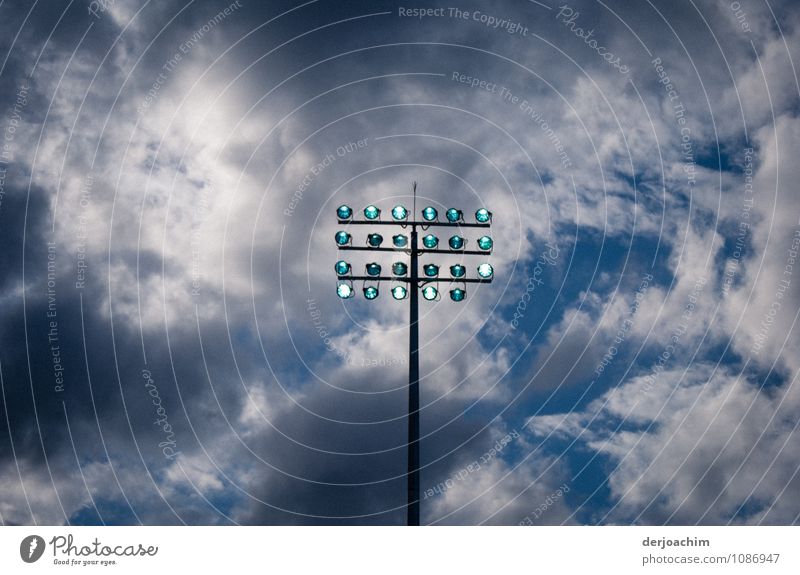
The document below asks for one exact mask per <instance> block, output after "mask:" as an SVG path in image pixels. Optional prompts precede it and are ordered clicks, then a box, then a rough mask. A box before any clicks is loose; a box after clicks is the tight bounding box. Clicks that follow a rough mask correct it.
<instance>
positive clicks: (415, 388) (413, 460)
mask: <svg viewBox="0 0 800 575" xmlns="http://www.w3.org/2000/svg"><path fill="white" fill-rule="evenodd" d="M413 213H415V214H416V213H417V183H416V182H414V212H413ZM417 256H418V251H417V224H416V223H413V224H412V225H411V277H410V280H411V282H410V284H411V285H410V286H409V291H410V292H411V293H410V296H411V297H410V298H409V300H410V305H411V310H410V314H409V315H410V325H409V328H410V332H409V338H408V476H407V479H408V503H407V504H408V512H407V519H408V523H407V524H408V525H419V309H418V303H419V300H418V297H419V294H418V287H419V282H418V276H417Z"/></svg>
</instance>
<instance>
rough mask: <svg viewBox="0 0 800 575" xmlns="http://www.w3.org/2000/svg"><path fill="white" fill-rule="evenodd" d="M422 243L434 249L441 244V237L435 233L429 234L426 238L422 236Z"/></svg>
mask: <svg viewBox="0 0 800 575" xmlns="http://www.w3.org/2000/svg"><path fill="white" fill-rule="evenodd" d="M422 245H423V246H425V247H426V248H430V249H433V248H435V247H436V246H438V245H439V238H437V237H436V236H434V235H433V234H428V235H427V236H425V237H424V238H422Z"/></svg>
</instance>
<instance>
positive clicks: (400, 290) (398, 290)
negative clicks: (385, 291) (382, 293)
mask: <svg viewBox="0 0 800 575" xmlns="http://www.w3.org/2000/svg"><path fill="white" fill-rule="evenodd" d="M407 295H408V290H407V289H406V288H404V287H403V286H394V287H393V288H392V297H393V298H394V299H406V296H407Z"/></svg>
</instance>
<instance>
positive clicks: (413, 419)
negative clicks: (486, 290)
mask: <svg viewBox="0 0 800 575" xmlns="http://www.w3.org/2000/svg"><path fill="white" fill-rule="evenodd" d="M413 191H414V202H413V210H412V212H411V219H410V220H409V212H408V210H407V209H406V208H405V207H404V206H402V205H397V206H394V208H392V210H391V216H392V219H391V220H385V221H384V220H381V210H380V209H379V208H378V207H376V206H375V205H372V204H370V205H368V206H367V207H365V208H364V212H363V213H364V219H363V220H361V219H358V220H357V219H354V217H353V216H354V212H353V210H352V208H351V207H350V206H348V205H341V206H339V207H338V208H337V209H336V217H337V220H338V222H339V223H340V224H344V225H370V226H400V227H401V228H402V229H403V230H407V229H408V228H409V227H410V228H411V229H410V231H411V234H410V237H408V236H406V235H405V234H402V233H399V234H396V235H394V236H392V247H382V244H383V236H382V235H380V234H378V233H369V234H367V237H366V245H364V246H356V245H353V236H352V235H351V234H350V233H349V232H347V231H345V230H340V231H338V232H336V236H335V239H336V245H337V247H338V248H339V249H340V250H342V251H369V252H394V253H402V254H405V255H408V256H409V260H410V261H409V265H406V263H405V262H403V261H395V262H393V263H392V267H391V269H392V275H382V271H381V270H382V267H381V265H380V264H379V263H377V262H371V263H368V264H367V265H366V269H365V272H366V275H354V274H353V269H352V266H351V265H350V263H348V262H347V261H345V260H339V261H337V262H336V265H335V266H334V267H335V270H336V276H337V278H338V282H337V286H336V293H337V294H338V296H339V297H340V298H342V299H349V298H352V297H353V296H354V295H355V289H354V288H353V282H358V281H360V282H363V288H362V291H363V293H364V297H365V298H366V299H368V300H374V299H375V298H377V297H378V295H379V294H380V289H379V286H380V282H381V281H388V282H396V285H394V286H392V288H391V290H390V291H391V294H392V297H393V298H394V299H396V300H404V299H406V298H407V299H408V300H409V338H408V475H407V479H408V498H407V524H408V525H419V501H420V492H419V483H420V482H419V293H420V292H421V293H422V297H423V299H425V300H427V301H435V300H438V299H440V295H439V289H438V288H437V287H436V286H438V285H439V283H440V282H442V283H444V282H447V283H450V284H456V286H455V287H454V288H453V289H451V290H450V299H451V300H453V301H454V302H461V301H464V299H465V298H466V296H467V289H466V284H468V283H491V281H492V279H493V277H494V270H493V268H492V265H491V264H490V263H488V262H483V263H481V264H480V265H478V266H477V267H476V272H477V277H467V268H466V267H465V266H464V265H463V264H461V263H459V264H455V265H452V266H450V277H449V278H444V277H440V276H439V265H437V264H433V263H430V264H426V265H424V266H423V269H422V272H423V273H422V275H419V261H418V260H419V256H420V255H422V254H449V255H453V254H457V255H463V256H488V255H490V254H491V253H492V247H493V242H492V238H491V236H488V235H483V236H481V237H480V238H479V239H478V240H477V242H476V243H477V246H478V249H477V250H468V249H467V248H466V245H467V239H466V238H464V237H463V236H461V235H459V234H455V235H453V236H451V237H450V239H449V240H448V242H447V243H448V247H449V249H441V248H439V247H438V246H439V238H438V237H437V236H435V235H433V234H430V233H429V234H427V235H425V236H424V237H423V238H422V247H420V246H419V243H418V240H419V239H418V237H417V228H421V229H422V231H427V230H428V228H431V227H445V228H447V227H450V228H459V231H460V229H461V228H490V227H491V225H492V213H491V212H490V211H489V210H487V209H486V208H480V209H478V210H477V211H476V212H475V221H474V222H465V221H464V214H463V212H462V211H461V210H459V209H456V208H450V209H448V210H447V211H446V212H445V220H444V221H440V220H439V213H438V211H437V210H436V208H434V207H433V206H428V207H426V208H424V209H423V210H422V212H421V215H422V220H417V219H416V215H417V183H416V182H414V183H413ZM404 284H405V285H404ZM406 286H408V287H406Z"/></svg>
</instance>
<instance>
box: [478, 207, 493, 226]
mask: <svg viewBox="0 0 800 575" xmlns="http://www.w3.org/2000/svg"><path fill="white" fill-rule="evenodd" d="M491 219H492V212H490V211H489V210H487V209H486V208H481V209H479V210H478V211H477V212H475V221H477V222H478V223H479V224H485V223H486V222H488V221H490V220H491Z"/></svg>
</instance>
